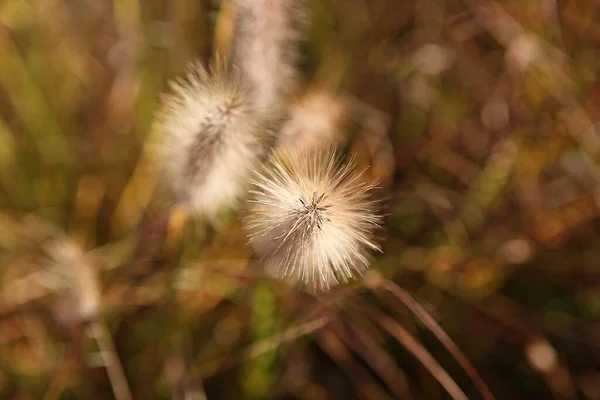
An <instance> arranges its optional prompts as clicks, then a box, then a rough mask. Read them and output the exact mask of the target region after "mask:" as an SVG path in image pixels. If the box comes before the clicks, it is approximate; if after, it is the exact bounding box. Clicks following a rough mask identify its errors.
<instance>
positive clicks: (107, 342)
mask: <svg viewBox="0 0 600 400" xmlns="http://www.w3.org/2000/svg"><path fill="white" fill-rule="evenodd" d="M90 328H91V333H92V335H93V337H94V338H95V339H96V342H97V343H98V347H99V348H100V354H101V356H102V359H103V361H104V366H105V367H106V372H107V373H108V379H109V380H110V384H111V385H112V388H113V392H114V394H115V398H116V399H117V400H132V399H133V397H132V396H131V391H130V390H129V384H128V383H127V378H126V377H125V372H124V371H123V366H122V365H121V361H120V360H119V356H118V355H117V350H116V348H115V344H114V342H113V340H112V337H111V336H110V332H109V331H108V328H107V327H106V325H104V323H103V322H93V323H92V325H91V326H90Z"/></svg>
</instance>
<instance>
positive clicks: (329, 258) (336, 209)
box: [246, 150, 381, 291]
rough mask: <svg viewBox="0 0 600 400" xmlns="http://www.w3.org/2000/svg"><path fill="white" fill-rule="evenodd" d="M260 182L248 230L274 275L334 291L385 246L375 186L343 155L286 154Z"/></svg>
mask: <svg viewBox="0 0 600 400" xmlns="http://www.w3.org/2000/svg"><path fill="white" fill-rule="evenodd" d="M253 186H254V188H253V190H251V194H252V198H251V200H250V208H249V210H248V215H247V218H246V229H247V231H248V236H249V241H250V244H251V245H252V247H253V248H254V250H255V252H256V253H257V255H258V256H259V257H260V259H261V262H262V263H263V265H264V267H265V269H266V271H267V273H269V274H270V275H271V276H274V277H276V278H280V279H287V280H289V281H290V282H293V283H295V284H298V285H300V286H303V287H304V288H306V289H309V290H311V291H321V290H328V289H329V288H331V287H332V286H335V285H337V284H339V283H343V282H348V281H350V280H352V279H353V278H355V277H357V276H359V275H362V273H363V272H364V270H366V269H367V268H368V266H369V261H370V260H369V258H370V253H371V252H372V251H374V250H375V251H379V247H378V245H377V244H376V243H375V241H374V238H373V233H374V231H375V230H376V229H377V228H378V227H379V225H380V222H381V216H380V215H379V214H378V210H377V202H376V201H375V200H373V199H372V198H371V195H372V189H373V188H374V185H373V184H369V183H367V182H365V181H364V180H363V177H362V174H361V173H356V172H355V171H354V165H353V164H352V163H349V164H342V163H340V162H339V161H338V160H337V158H336V155H335V153H333V152H325V151H323V150H318V151H313V152H310V153H289V152H282V156H281V157H273V158H272V161H271V162H270V165H269V166H268V168H266V169H265V170H264V172H262V173H258V174H257V178H256V180H255V181H254V182H253Z"/></svg>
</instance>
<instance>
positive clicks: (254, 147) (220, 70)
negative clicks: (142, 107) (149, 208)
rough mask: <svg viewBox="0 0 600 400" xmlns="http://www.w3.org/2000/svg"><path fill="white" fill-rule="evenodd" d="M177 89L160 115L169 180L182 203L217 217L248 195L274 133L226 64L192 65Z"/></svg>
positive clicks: (175, 84) (161, 144)
mask: <svg viewBox="0 0 600 400" xmlns="http://www.w3.org/2000/svg"><path fill="white" fill-rule="evenodd" d="M171 89H172V93H170V94H168V95H165V96H164V97H163V102H162V108H161V110H160V112H159V114H158V131H159V132H158V133H159V135H160V140H159V143H158V144H157V146H156V150H157V152H156V153H157V155H158V157H159V160H160V161H161V164H162V166H163V167H164V174H165V177H164V178H165V181H166V183H167V185H168V186H169V187H170V189H171V190H172V191H173V192H174V194H175V196H176V197H177V200H178V201H179V202H182V203H185V204H187V205H188V206H189V208H190V209H191V210H192V211H195V212H197V213H199V214H201V215H204V216H206V217H209V218H211V219H213V220H214V219H215V218H216V216H217V214H218V212H219V211H220V210H221V209H222V208H224V207H228V206H231V205H234V204H235V203H236V201H237V200H238V199H239V198H240V197H242V196H243V195H244V194H245V193H246V190H247V183H248V181H249V178H250V176H251V174H252V173H253V172H254V170H255V169H256V167H257V165H258V164H259V163H260V160H261V157H262V154H263V152H264V149H265V144H266V142H267V141H268V138H269V133H268V132H269V131H268V130H267V129H265V127H264V124H262V123H261V120H260V119H259V118H258V117H257V116H256V113H255V112H254V110H253V107H252V105H251V103H250V101H249V99H248V97H247V91H246V90H245V88H244V87H243V85H242V84H241V82H240V80H239V79H238V77H237V76H236V75H235V74H232V73H227V71H226V68H225V67H224V66H223V65H222V63H217V64H215V66H214V67H213V68H212V69H211V70H210V72H209V71H207V70H205V69H204V68H203V67H202V65H200V64H194V65H192V67H191V68H190V71H189V73H188V74H187V76H186V77H185V78H183V79H179V80H176V81H174V82H172V83H171Z"/></svg>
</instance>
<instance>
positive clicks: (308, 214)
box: [298, 192, 332, 231]
mask: <svg viewBox="0 0 600 400" xmlns="http://www.w3.org/2000/svg"><path fill="white" fill-rule="evenodd" d="M324 199H325V193H321V194H320V195H318V193H317V192H314V193H313V195H312V198H311V199H310V200H308V201H307V200H306V199H305V198H304V197H303V196H300V198H299V199H298V200H299V201H300V204H301V207H300V210H299V214H300V220H301V221H303V222H304V223H305V228H306V231H311V230H313V229H314V228H315V227H316V228H318V229H319V230H320V229H321V226H322V224H323V222H324V221H329V218H328V215H329V209H330V208H331V206H332V205H331V204H323V203H324V201H323V200H324Z"/></svg>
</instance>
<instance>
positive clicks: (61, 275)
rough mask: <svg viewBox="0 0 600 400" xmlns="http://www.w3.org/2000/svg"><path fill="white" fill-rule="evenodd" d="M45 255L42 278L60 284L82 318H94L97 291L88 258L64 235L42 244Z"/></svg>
mask: <svg viewBox="0 0 600 400" xmlns="http://www.w3.org/2000/svg"><path fill="white" fill-rule="evenodd" d="M45 250H46V252H47V254H48V256H49V260H48V269H47V272H48V273H47V275H46V279H53V280H54V281H55V282H56V287H62V288H63V289H64V290H66V293H67V295H68V296H69V297H70V298H71V299H72V301H73V302H74V305H76V307H77V311H78V315H79V317H80V318H81V319H83V320H89V319H92V318H94V317H95V316H96V315H97V314H98V311H99V310H100V304H101V292H100V285H99V282H98V276H97V273H96V270H95V268H94V265H93V264H92V262H91V260H90V259H89V258H88V257H87V256H86V255H85V254H84V253H83V251H82V250H81V248H80V247H79V246H78V245H77V244H76V243H75V242H73V241H71V240H69V239H67V238H58V239H56V240H54V241H53V242H51V243H50V244H48V245H47V246H46V249H45Z"/></svg>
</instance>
